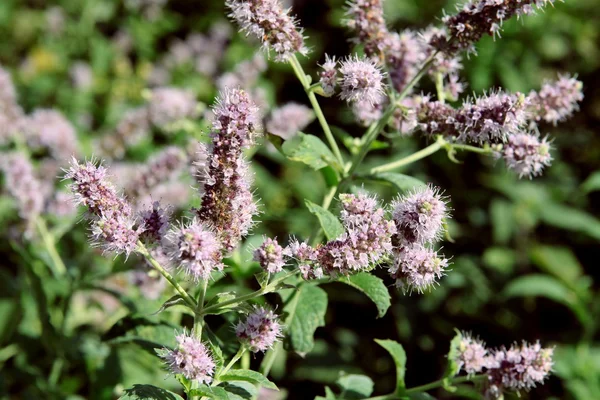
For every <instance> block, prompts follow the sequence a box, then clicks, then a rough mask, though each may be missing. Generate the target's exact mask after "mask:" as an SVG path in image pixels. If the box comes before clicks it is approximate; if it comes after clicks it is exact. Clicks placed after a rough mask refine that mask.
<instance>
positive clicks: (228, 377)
mask: <svg viewBox="0 0 600 400" xmlns="http://www.w3.org/2000/svg"><path fill="white" fill-rule="evenodd" d="M219 380H221V381H245V382H251V383H254V384H258V385H261V386H263V387H265V388H267V389H275V390H279V389H278V388H277V386H276V385H275V384H274V383H273V382H271V381H270V380H268V379H267V377H266V376H264V375H263V374H261V373H260V372H256V371H251V370H249V369H232V370H230V371H229V372H227V373H226V374H225V375H221V376H220V377H219Z"/></svg>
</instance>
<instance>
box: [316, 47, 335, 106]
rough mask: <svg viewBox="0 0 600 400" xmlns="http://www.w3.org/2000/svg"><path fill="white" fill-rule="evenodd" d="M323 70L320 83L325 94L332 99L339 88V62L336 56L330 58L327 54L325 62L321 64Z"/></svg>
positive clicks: (320, 74)
mask: <svg viewBox="0 0 600 400" xmlns="http://www.w3.org/2000/svg"><path fill="white" fill-rule="evenodd" d="M321 69H322V71H321V72H320V73H319V77H320V79H319V83H320V84H321V88H322V89H323V94H324V95H325V96H327V97H331V96H333V95H334V94H335V89H336V88H337V61H336V59H335V56H333V57H329V55H327V54H325V62H324V63H323V64H321Z"/></svg>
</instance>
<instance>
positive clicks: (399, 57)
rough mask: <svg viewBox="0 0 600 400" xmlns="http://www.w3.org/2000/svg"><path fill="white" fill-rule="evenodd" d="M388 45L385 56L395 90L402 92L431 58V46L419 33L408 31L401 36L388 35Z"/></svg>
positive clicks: (395, 34) (396, 34)
mask: <svg viewBox="0 0 600 400" xmlns="http://www.w3.org/2000/svg"><path fill="white" fill-rule="evenodd" d="M386 43H387V46H386V53H385V54H386V63H387V65H388V68H389V71H390V79H391V80H392V83H393V85H394V88H395V89H396V90H397V91H399V92H400V91H402V90H403V89H404V87H405V86H406V85H407V84H408V82H410V80H411V79H412V78H414V77H415V75H416V74H417V72H418V71H419V68H420V67H421V66H422V65H423V62H424V61H425V60H426V59H427V57H428V56H429V46H428V45H427V43H425V42H424V41H423V40H422V39H421V37H420V36H419V34H418V33H417V32H414V31H411V30H408V29H407V30H405V31H403V32H402V33H400V34H398V33H390V34H388V35H387V38H386Z"/></svg>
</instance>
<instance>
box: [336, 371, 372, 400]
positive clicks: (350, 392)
mask: <svg viewBox="0 0 600 400" xmlns="http://www.w3.org/2000/svg"><path fill="white" fill-rule="evenodd" d="M336 383H337V384H338V386H339V387H340V388H341V389H342V393H341V394H340V395H339V399H344V400H359V399H365V398H367V397H369V396H371V393H373V386H374V385H373V380H371V378H369V377H368V376H365V375H354V374H352V375H345V376H342V377H341V378H340V379H338V380H337V381H336Z"/></svg>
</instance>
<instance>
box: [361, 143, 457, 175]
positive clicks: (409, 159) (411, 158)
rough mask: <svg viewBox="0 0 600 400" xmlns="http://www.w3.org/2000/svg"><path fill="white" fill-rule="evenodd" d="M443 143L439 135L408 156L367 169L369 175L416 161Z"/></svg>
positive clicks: (442, 145) (437, 148) (433, 151)
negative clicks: (432, 141) (433, 140)
mask: <svg viewBox="0 0 600 400" xmlns="http://www.w3.org/2000/svg"><path fill="white" fill-rule="evenodd" d="M445 144H446V141H445V140H444V138H442V137H441V136H439V137H438V139H437V140H436V141H435V143H432V144H430V145H429V146H427V147H425V148H424V149H422V150H419V151H417V152H416V153H413V154H411V155H410V156H408V157H404V158H401V159H399V160H396V161H392V162H391V163H388V164H383V165H380V166H379V167H375V168H372V169H371V170H370V171H369V173H370V174H371V175H375V174H378V173H381V172H388V171H393V170H395V169H397V168H400V167H403V166H405V165H408V164H411V163H413V162H415V161H418V160H420V159H422V158H425V157H427V156H429V155H431V154H433V153H435V152H436V151H438V150H439V149H441V148H443V147H444V145H445Z"/></svg>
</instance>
